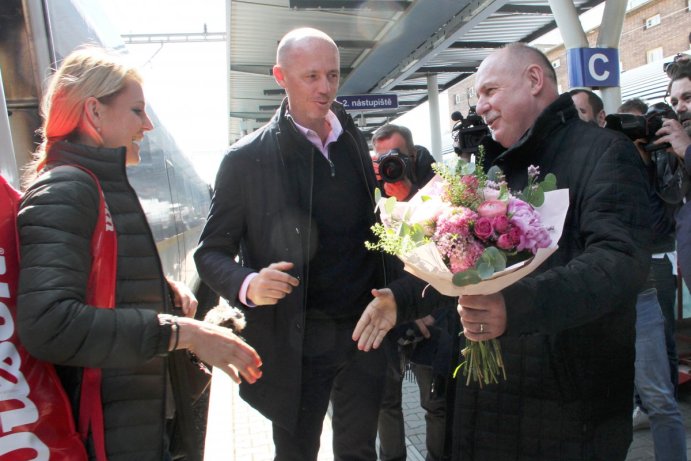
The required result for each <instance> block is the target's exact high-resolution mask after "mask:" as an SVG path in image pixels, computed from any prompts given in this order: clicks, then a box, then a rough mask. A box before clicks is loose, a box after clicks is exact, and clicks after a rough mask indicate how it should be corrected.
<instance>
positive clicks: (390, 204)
mask: <svg viewBox="0 0 691 461" xmlns="http://www.w3.org/2000/svg"><path fill="white" fill-rule="evenodd" d="M395 206H396V197H389V198H387V199H386V201H385V202H384V210H386V213H387V214H391V213H393V209H394V207H395Z"/></svg>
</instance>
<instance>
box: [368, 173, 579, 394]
mask: <svg viewBox="0 0 691 461" xmlns="http://www.w3.org/2000/svg"><path fill="white" fill-rule="evenodd" d="M435 171H436V172H437V175H436V176H435V177H434V178H433V179H432V180H431V181H430V182H429V183H428V184H427V185H426V186H425V187H424V188H422V189H421V190H420V191H419V192H418V193H417V194H416V195H415V196H414V197H413V198H412V199H411V200H410V201H408V202H397V201H396V199H395V198H381V197H379V198H378V205H377V206H378V207H379V208H380V213H381V220H382V223H381V224H376V225H375V226H374V227H373V231H374V234H375V235H376V236H377V238H378V241H377V242H375V243H371V242H367V243H366V245H367V247H368V248H370V249H375V250H382V251H386V252H388V253H391V254H394V255H396V256H398V257H399V258H400V259H401V260H402V261H403V262H404V263H405V269H406V270H407V271H408V272H410V273H412V274H413V275H415V276H417V277H419V278H420V279H422V280H424V281H426V282H427V283H429V284H430V285H431V286H433V287H434V288H435V289H436V290H437V291H439V292H440V293H442V294H444V295H447V296H460V295H486V294H492V293H496V292H498V291H500V290H502V289H503V288H506V287H507V286H509V285H511V284H512V283H514V282H516V281H518V280H520V279H521V278H522V277H524V276H526V275H528V274H529V273H530V272H532V271H533V270H535V269H536V268H537V267H538V266H539V265H540V264H541V263H542V262H543V261H545V260H546V259H547V258H548V257H549V256H550V255H551V254H552V253H553V252H554V251H556V249H557V242H558V240H559V237H560V236H561V232H562V229H563V225H564V218H565V216H566V211H567V209H568V206H569V195H568V190H567V189H561V190H556V178H555V177H554V175H551V174H548V175H547V176H546V177H545V178H544V180H543V181H542V182H538V181H537V178H538V175H539V171H538V169H537V168H536V167H532V166H531V167H529V169H528V177H529V181H528V186H527V187H526V188H525V189H524V190H523V191H520V192H510V191H509V190H508V187H507V185H506V182H505V181H504V180H503V178H502V177H501V176H496V177H495V176H492V174H490V175H489V176H490V177H488V175H486V174H485V173H484V172H483V171H482V170H481V169H480V168H476V167H475V165H474V164H472V163H466V162H463V161H460V160H459V163H458V165H457V166H456V168H455V169H451V168H448V167H445V166H441V167H438V166H435ZM490 173H491V171H490ZM462 354H463V357H464V361H463V363H462V364H461V367H462V369H463V373H464V375H465V376H466V377H467V382H468V383H469V382H470V381H471V380H473V381H477V382H479V383H480V385H482V384H488V383H491V382H497V381H498V377H499V376H500V375H501V376H504V378H506V375H505V372H504V365H503V362H502V358H501V351H500V348H499V342H498V341H497V340H496V339H494V340H489V341H478V342H476V341H470V340H467V344H466V346H465V347H464V349H463V350H462Z"/></svg>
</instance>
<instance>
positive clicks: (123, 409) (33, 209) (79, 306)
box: [18, 142, 170, 461]
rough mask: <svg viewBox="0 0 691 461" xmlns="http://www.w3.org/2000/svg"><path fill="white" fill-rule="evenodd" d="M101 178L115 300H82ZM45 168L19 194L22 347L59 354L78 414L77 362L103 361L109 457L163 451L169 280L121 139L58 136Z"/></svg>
mask: <svg viewBox="0 0 691 461" xmlns="http://www.w3.org/2000/svg"><path fill="white" fill-rule="evenodd" d="M60 164H78V165H82V166H84V167H86V168H87V169H89V170H91V171H92V172H93V173H94V174H95V175H96V176H97V177H98V178H99V181H100V183H101V186H102V188H103V191H104V194H105V198H106V203H107V204H108V207H109V210H110V212H111V214H112V217H113V222H114V224H115V228H116V232H117V235H118V262H117V287H116V308H115V309H98V308H95V307H91V306H88V305H86V304H85V303H84V299H85V291H86V285H87V280H88V277H89V273H90V267H91V257H90V242H91V235H92V233H93V230H94V226H95V223H96V217H97V212H98V203H99V198H98V191H97V188H96V184H95V183H94V181H93V179H92V178H91V177H90V176H89V175H88V174H87V173H85V172H84V171H82V170H79V169H77V168H74V167H60V168H57V169H54V168H55V167H56V166H58V165H60ZM46 170H47V172H46V173H44V174H42V175H41V176H40V177H39V178H38V179H37V180H36V181H35V182H34V183H33V184H32V185H31V187H30V188H29V189H28V191H27V192H26V194H25V195H24V198H23V200H22V202H21V204H20V210H19V215H18V227H19V235H20V241H21V248H20V251H21V272H20V278H19V295H18V330H19V334H20V337H21V340H22V342H23V344H24V345H25V346H26V348H27V349H28V350H29V352H30V353H31V354H32V355H34V356H36V357H38V358H40V359H43V360H47V361H49V362H53V363H55V364H58V365H59V366H58V372H59V373H60V375H61V378H62V379H63V384H64V385H65V387H66V390H67V392H68V394H70V397H71V398H72V400H73V407H74V408H75V411H76V414H78V410H77V404H78V389H79V382H80V376H81V373H80V371H81V368H79V367H85V366H87V367H94V368H102V369H103V381H102V401H103V406H104V420H105V430H106V449H107V451H108V459H109V461H117V460H122V461H130V460H133V459H137V460H155V461H160V460H161V459H162V457H163V440H164V437H163V431H164V421H165V406H166V405H165V402H166V379H167V378H166V360H165V359H164V358H163V357H164V356H166V355H167V348H168V343H169V339H170V326H161V325H159V320H158V317H157V313H159V312H162V311H167V310H169V309H168V306H169V304H170V302H169V294H168V284H167V282H166V281H165V278H164V276H163V273H162V270H161V263H160V261H159V259H158V254H157V252H156V247H155V244H154V240H153V238H152V236H151V232H150V230H149V227H148V224H147V222H146V218H145V215H144V212H143V210H142V208H141V206H140V204H139V200H138V199H137V196H136V194H135V192H134V190H133V189H132V187H131V186H130V185H129V183H128V181H127V176H126V172H125V149H124V148H121V149H94V148H90V147H87V146H83V145H77V144H71V143H67V142H61V143H58V144H56V145H54V146H53V148H52V149H51V150H50V152H49V155H48V163H47V166H46Z"/></svg>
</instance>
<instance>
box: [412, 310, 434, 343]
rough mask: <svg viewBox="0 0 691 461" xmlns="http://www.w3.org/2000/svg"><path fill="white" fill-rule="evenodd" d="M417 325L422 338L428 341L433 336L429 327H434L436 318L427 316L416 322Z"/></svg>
mask: <svg viewBox="0 0 691 461" xmlns="http://www.w3.org/2000/svg"><path fill="white" fill-rule="evenodd" d="M415 324H416V325H417V327H418V329H419V330H420V333H422V336H424V337H425V338H428V339H429V338H430V337H431V336H432V334H431V333H430V332H429V328H428V327H431V326H432V325H434V317H432V316H431V315H426V316H424V317H422V318H420V319H417V320H415Z"/></svg>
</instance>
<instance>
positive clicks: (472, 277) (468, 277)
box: [451, 269, 482, 287]
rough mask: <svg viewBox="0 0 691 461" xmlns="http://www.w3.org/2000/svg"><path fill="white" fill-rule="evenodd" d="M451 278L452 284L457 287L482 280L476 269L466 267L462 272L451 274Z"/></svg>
mask: <svg viewBox="0 0 691 461" xmlns="http://www.w3.org/2000/svg"><path fill="white" fill-rule="evenodd" d="M451 280H452V281H453V284H454V285H456V286H459V287H462V286H466V285H472V284H473V283H478V282H481V281H482V279H481V278H480V276H479V275H478V273H477V271H476V270H473V269H468V270H467V271H463V272H456V273H455V274H453V278H452V279H451Z"/></svg>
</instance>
